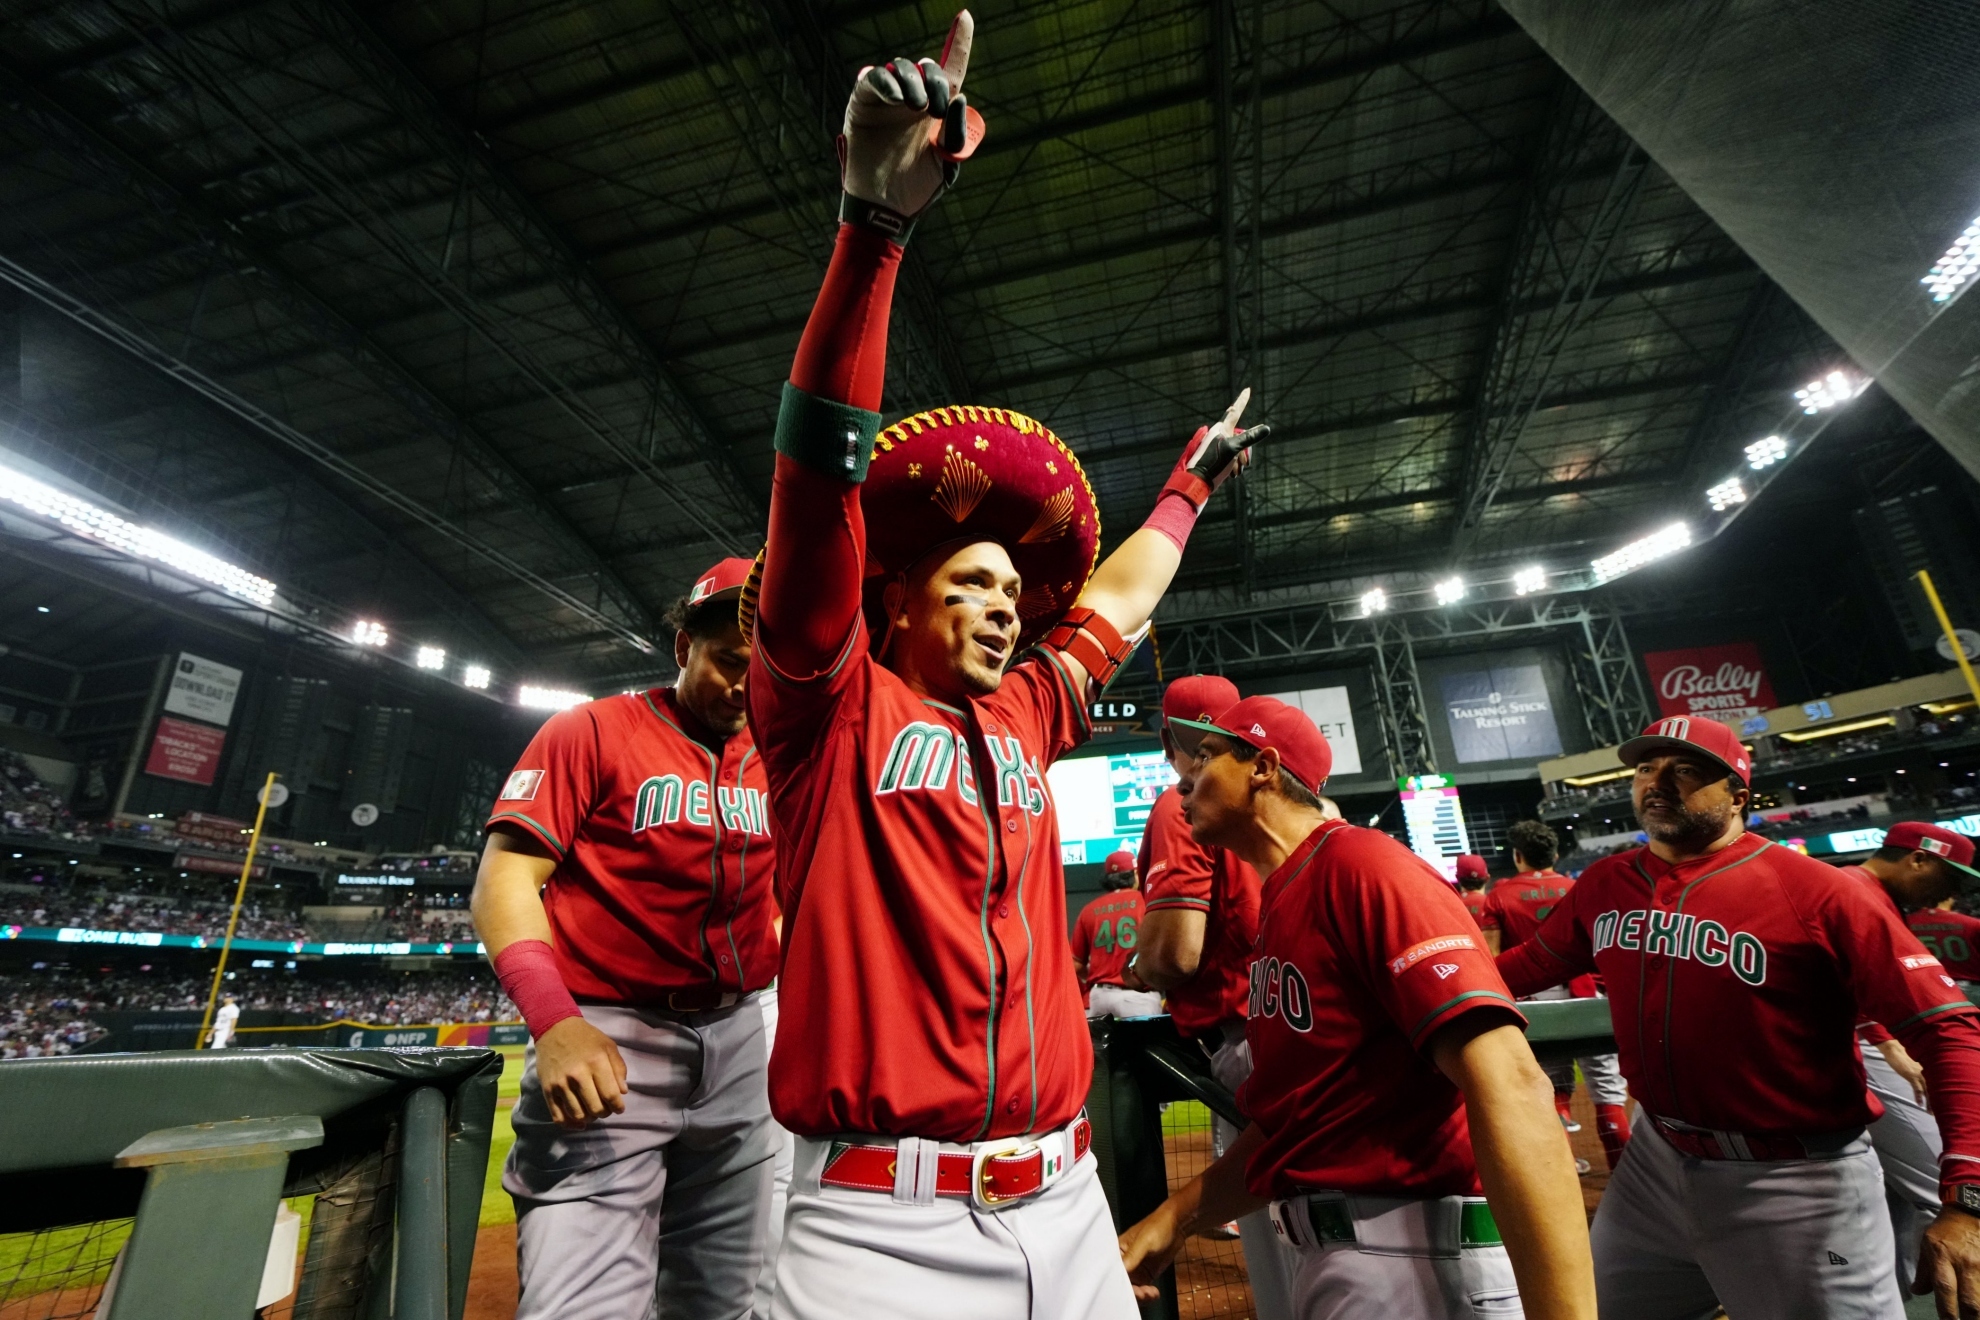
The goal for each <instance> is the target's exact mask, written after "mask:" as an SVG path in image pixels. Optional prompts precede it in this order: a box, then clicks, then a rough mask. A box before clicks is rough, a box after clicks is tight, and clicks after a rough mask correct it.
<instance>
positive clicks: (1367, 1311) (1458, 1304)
mask: <svg viewBox="0 0 1980 1320" xmlns="http://www.w3.org/2000/svg"><path fill="white" fill-rule="evenodd" d="M1464 1199H1465V1198H1463V1197H1457V1196H1446V1197H1439V1198H1436V1199H1432V1200H1407V1199H1403V1198H1399V1197H1382V1196H1350V1197H1347V1198H1346V1201H1347V1205H1348V1207H1349V1213H1350V1214H1351V1215H1352V1216H1353V1218H1354V1231H1355V1239H1356V1240H1355V1241H1353V1242H1316V1241H1314V1240H1313V1234H1312V1231H1311V1225H1310V1221H1308V1220H1306V1218H1305V1216H1304V1214H1303V1212H1302V1211H1301V1210H1300V1208H1299V1207H1300V1205H1301V1202H1298V1201H1294V1202H1281V1203H1279V1204H1280V1205H1282V1206H1283V1207H1285V1208H1284V1211H1283V1213H1282V1214H1281V1216H1280V1222H1281V1223H1282V1224H1284V1225H1285V1227H1286V1230H1287V1238H1288V1240H1289V1241H1290V1242H1291V1243H1292V1247H1291V1250H1292V1251H1294V1252H1295V1253H1296V1256H1297V1267H1296V1270H1295V1273H1294V1275H1293V1295H1294V1299H1295V1300H1294V1308H1295V1309H1294V1310H1293V1312H1292V1314H1294V1315H1296V1316H1297V1317H1298V1318H1299V1320H1371V1317H1376V1316H1380V1317H1382V1320H1520V1317H1521V1316H1523V1315H1525V1313H1526V1312H1525V1309H1524V1307H1523V1306H1522V1305H1521V1303H1520V1300H1519V1284H1518V1282H1517V1281H1516V1280H1515V1279H1514V1278H1513V1269H1512V1258H1511V1257H1510V1256H1508V1255H1507V1254H1506V1249H1505V1248H1504V1247H1503V1246H1476V1247H1461V1246H1460V1245H1459V1239H1458V1224H1459V1217H1460V1215H1461V1214H1462V1204H1463V1201H1464ZM1266 1213H1267V1214H1268V1215H1269V1214H1270V1211H1267V1212H1266ZM1260 1315H1261V1316H1262V1315H1263V1312H1260ZM1602 1320H1609V1316H1608V1312H1607V1311H1604V1312H1602Z"/></svg>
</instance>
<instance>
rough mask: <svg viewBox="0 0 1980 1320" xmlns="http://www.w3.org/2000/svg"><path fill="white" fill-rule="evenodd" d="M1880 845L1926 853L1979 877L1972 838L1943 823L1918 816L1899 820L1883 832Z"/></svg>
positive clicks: (1969, 874)
mask: <svg viewBox="0 0 1980 1320" xmlns="http://www.w3.org/2000/svg"><path fill="white" fill-rule="evenodd" d="M1884 846H1885V847H1886V848H1909V849H1911V850H1912V851H1914V852H1926V853H1930V854H1932V856H1934V857H1936V858H1938V859H1939V860H1940V861H1942V862H1944V863H1945V864H1946V865H1947V866H1950V867H1952V869H1953V870H1955V871H1960V872H1963V873H1964V874H1966V875H1967V876H1970V877H1971V878H1973V879H1975V880H1980V870H1975V869H1974V867H1973V840H1972V839H1970V838H1968V837H1967V836H1966V835H1964V834H1959V833H1956V832H1955V831H1953V830H1949V829H1947V828H1946V827H1945V826H1943V825H1931V824H1927V823H1926V822H1925V821H1922V820H1901V821H1899V822H1898V823H1897V824H1895V825H1893V826H1891V828H1890V832H1889V833H1887V834H1886V835H1884Z"/></svg>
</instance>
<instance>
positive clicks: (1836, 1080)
mask: <svg viewBox="0 0 1980 1320" xmlns="http://www.w3.org/2000/svg"><path fill="white" fill-rule="evenodd" d="M1499 966H1500V969H1501V971H1503V972H1504V973H1505V975H1506V980H1507V982H1508V983H1509V984H1510V985H1511V986H1512V988H1513V989H1514V990H1517V991H1519V992H1520V993H1522V994H1527V993H1532V992H1533V991H1536V990H1540V989H1543V988H1545V987H1547V986H1549V985H1555V984H1558V983H1560V982H1561V981H1563V980H1566V979H1567V978H1568V977H1570V976H1573V975H1576V974H1579V973H1583V972H1587V971H1591V970H1593V971H1599V972H1600V973H1601V975H1602V977H1603V980H1604V981H1605V982H1606V983H1607V987H1608V993H1609V1008H1610V1014H1611V1017H1612V1018H1613V1020H1614V1023H1615V1031H1616V1046H1617V1052H1618V1054H1619V1055H1620V1062H1621V1065H1622V1071H1623V1075H1624V1076H1625V1077H1626V1078H1627V1079H1628V1081H1629V1087H1630V1092H1631V1093H1632V1094H1633V1095H1635V1096H1636V1098H1637V1099H1638V1100H1640V1101H1641V1102H1642V1103H1643V1105H1644V1107H1645V1108H1647V1109H1649V1110H1650V1112H1652V1113H1654V1114H1658V1115H1661V1116H1663V1117H1665V1118H1673V1119H1678V1120H1680V1121H1683V1122H1687V1123H1693V1124H1696V1125H1698V1126H1700V1127H1709V1128H1720V1129H1729V1130H1732V1131H1752V1132H1797V1133H1818V1132H1838V1131H1843V1130H1846V1129H1848V1128H1851V1127H1855V1126H1857V1125H1859V1124H1863V1123H1868V1122H1870V1121H1871V1120H1873V1119H1875V1118H1876V1117H1877V1116H1878V1115H1879V1114H1880V1113H1881V1112H1882V1109H1881V1106H1879V1105H1878V1104H1877V1103H1876V1102H1875V1101H1874V1100H1873V1099H1870V1098H1868V1094H1867V1092H1866V1090H1865V1087H1864V1081H1863V1069H1862V1064H1861V1061H1860V1060H1859V1058H1858V1056H1857V1051H1856V1046H1855V1041H1854V1039H1853V1037H1854V1028H1855V1026H1856V1024H1857V1022H1858V1021H1859V1020H1860V1019H1862V1018H1865V1017H1867V1018H1870V1019H1873V1020H1875V1021H1877V1022H1880V1023H1882V1024H1883V1025H1884V1026H1886V1027H1888V1028H1890V1029H1891V1030H1892V1031H1894V1032H1897V1033H1900V1034H1902V1033H1903V1032H1904V1031H1905V1030H1907V1029H1908V1028H1912V1027H1915V1026H1917V1025H1918V1024H1920V1023H1922V1022H1926V1021H1929V1020H1931V1019H1933V1018H1936V1017H1940V1016H1943V1015H1948V1014H1965V1013H1971V1012H1972V1011H1973V1008H1972V1006H1971V1005H1970V1004H1968V1003H1967V1002H1966V998H1965V996H1964V995H1962V994H1960V993H1959V990H1958V988H1957V986H1956V985H1955V984H1954V983H1953V982H1952V980H1951V978H1949V977H1947V976H1946V975H1945V974H1944V971H1943V969H1942V968H1941V967H1940V966H1939V964H1938V960H1937V959H1935V958H1933V957H1932V956H1931V955H1929V954H1928V953H1927V952H1926V951H1925V950H1924V949H1923V948H1922V947H1920V945H1919V943H1918V941H1917V939H1915V938H1914V937H1913V936H1912V934H1911V932H1910V931H1908V930H1906V929H1905V926H1904V923H1903V922H1902V921H1901V920H1900V919H1899V916H1898V912H1897V909H1896V907H1895V905H1893V904H1892V903H1891V901H1890V900H1889V898H1888V897H1887V896H1886V895H1885V894H1883V892H1882V891H1881V890H1880V889H1879V888H1878V887H1877V886H1876V885H1875V883H1874V882H1870V883H1864V882H1862V881H1860V880H1859V879H1858V878H1856V877H1854V876H1852V875H1850V874H1847V873H1846V872H1844V871H1841V870H1838V869H1836V868H1833V867H1830V866H1825V865H1824V864H1822V863H1821V862H1818V861H1815V860H1814V859H1812V858H1809V857H1805V856H1803V855H1802V854H1800V853H1798V852H1795V851H1794V850H1793V849H1790V848H1783V847H1780V846H1778V845H1775V844H1770V843H1769V842H1768V841H1766V840H1765V839H1762V838H1759V837H1758V836H1756V835H1752V834H1746V835H1742V836H1740V837H1739V838H1737V839H1735V840H1734V841H1733V842H1732V843H1731V844H1729V845H1727V846H1726V847H1725V848H1723V849H1721V850H1720V851H1718V852H1716V853H1711V854H1709V855H1707V856H1704V857H1698V858H1692V859H1690V860H1687V861H1683V862H1679V863H1676V864H1673V863H1669V862H1665V861H1663V860H1661V859H1659V858H1658V857H1657V856H1656V855H1655V854H1654V853H1652V852H1651V851H1650V850H1649V849H1647V848H1639V849H1634V850H1632V851H1630V852H1626V853H1621V854H1618V855H1615V856H1611V857H1604V858H1602V859H1600V860H1599V861H1597V862H1595V863H1594V864H1593V865H1592V866H1590V867H1589V868H1588V869H1587V870H1586V871H1584V872H1583V873H1582V875H1581V878H1580V879H1579V880H1578V881H1577V882H1576V883H1575V885H1574V887H1573V890H1572V892H1571V893H1570V894H1568V895H1567V896H1566V897H1565V898H1563V899H1562V900H1561V903H1560V905H1559V906H1558V907H1556V908H1555V909H1554V911H1553V912H1552V913H1551V914H1549V916H1548V917H1547V920H1546V921H1545V922H1544V923H1543V924H1542V925H1541V927H1540V929H1539V931H1538V932H1537V933H1536V934H1535V935H1534V936H1533V938H1532V939H1530V940H1528V941H1527V942H1526V943H1524V944H1522V945H1520V946H1519V947H1518V948H1516V949H1512V950H1509V951H1508V952H1506V953H1505V954H1503V955H1501V957H1500V959H1499ZM1728 1060H1737V1061H1738V1066H1736V1067H1733V1066H1728V1063H1727V1061H1728Z"/></svg>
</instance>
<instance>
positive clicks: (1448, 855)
mask: <svg viewBox="0 0 1980 1320" xmlns="http://www.w3.org/2000/svg"><path fill="white" fill-rule="evenodd" d="M1402 807H1403V825H1404V827H1405V828H1407V829H1408V831H1409V848H1410V851H1411V852H1413V853H1415V854H1416V855H1417V856H1418V857H1421V858H1422V859H1423V860H1424V861H1426V862H1428V863H1430V865H1432V866H1434V867H1436V868H1437V869H1438V870H1439V871H1441V872H1443V875H1444V878H1445V879H1446V880H1449V881H1451V882H1452V883H1453V884H1455V883H1456V882H1457V859H1458V855H1459V854H1461V853H1468V852H1470V851H1471V839H1470V836H1469V835H1468V834H1467V833H1466V832H1465V828H1464V808H1463V807H1461V806H1459V805H1458V791H1457V789H1455V788H1452V787H1448V786H1446V787H1443V788H1405V789H1404V790H1403V791H1402Z"/></svg>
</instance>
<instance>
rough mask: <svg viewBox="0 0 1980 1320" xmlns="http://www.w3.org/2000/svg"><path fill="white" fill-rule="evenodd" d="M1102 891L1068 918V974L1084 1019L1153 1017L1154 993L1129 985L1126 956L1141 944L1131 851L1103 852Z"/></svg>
mask: <svg viewBox="0 0 1980 1320" xmlns="http://www.w3.org/2000/svg"><path fill="white" fill-rule="evenodd" d="M1100 883H1102V884H1103V885H1105V886H1106V887H1107V892H1106V893H1104V894H1102V895H1100V896H1099V897H1098V898H1095V899H1092V900H1091V901H1089V902H1088V903H1087V905H1086V906H1085V907H1083V908H1081V909H1080V910H1079V919H1078V920H1077V921H1075V922H1073V932H1072V950H1073V973H1074V975H1076V976H1078V977H1079V983H1080V985H1081V987H1082V988H1084V989H1085V990H1086V1016H1087V1017H1089V1018H1104V1017H1114V1018H1138V1017H1154V1016H1156V1015H1157V1014H1159V1013H1160V1012H1161V1011H1162V996H1161V993H1160V992H1159V991H1155V990H1149V989H1147V988H1145V987H1142V986H1139V985H1138V984H1137V985H1135V986H1130V985H1128V983H1127V981H1128V976H1127V965H1128V959H1130V958H1132V957H1134V951H1135V949H1136V948H1137V947H1139V945H1140V943H1141V889H1140V888H1139V880H1138V877H1137V876H1136V875H1135V869H1134V854H1133V853H1131V852H1127V851H1125V850H1123V851H1121V852H1117V853H1110V854H1108V857H1107V860H1106V862H1104V863H1103V864H1102V866H1101V881H1100Z"/></svg>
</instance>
